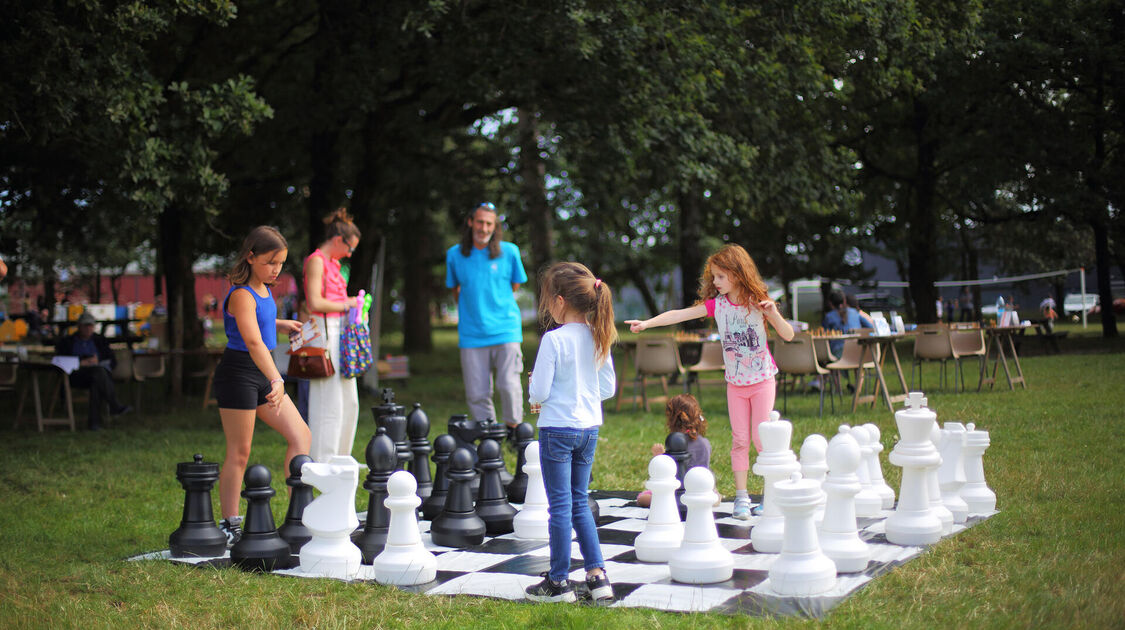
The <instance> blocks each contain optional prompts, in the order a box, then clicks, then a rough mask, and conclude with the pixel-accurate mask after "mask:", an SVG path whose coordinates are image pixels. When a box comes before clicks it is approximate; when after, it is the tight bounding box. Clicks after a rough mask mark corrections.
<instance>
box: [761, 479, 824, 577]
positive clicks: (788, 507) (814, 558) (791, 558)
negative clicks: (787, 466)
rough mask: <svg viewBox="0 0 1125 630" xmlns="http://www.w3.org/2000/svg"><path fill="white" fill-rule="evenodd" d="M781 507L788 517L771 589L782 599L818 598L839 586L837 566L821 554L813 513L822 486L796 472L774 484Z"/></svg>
mask: <svg viewBox="0 0 1125 630" xmlns="http://www.w3.org/2000/svg"><path fill="white" fill-rule="evenodd" d="M774 491H775V492H776V493H777V505H778V507H780V508H781V511H782V513H783V514H784V515H785V541H784V542H783V543H782V545H781V555H779V556H778V557H777V560H775V561H774V563H773V564H772V565H770V570H769V575H770V587H771V588H772V589H773V591H774V592H775V593H777V594H779V595H795V596H807V595H817V594H819V593H823V592H824V591H827V590H829V589H831V588H832V587H833V586H835V585H836V564H835V563H834V562H832V560H831V559H830V558H829V557H828V556H826V555H824V553H823V552H822V551H821V550H820V543H819V541H818V540H817V534H816V524H815V523H814V522H813V511H815V510H816V504H817V502H819V501H820V484H819V483H817V482H815V481H813V480H812V479H802V478H801V473H798V472H795V473H793V475H792V476H791V477H790V478H789V479H788V480H786V481H779V482H777V483H776V484H774Z"/></svg>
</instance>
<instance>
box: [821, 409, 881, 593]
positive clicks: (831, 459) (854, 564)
mask: <svg viewBox="0 0 1125 630" xmlns="http://www.w3.org/2000/svg"><path fill="white" fill-rule="evenodd" d="M842 429H843V427H841V431H840V432H839V433H837V434H836V436H835V437H833V438H832V441H831V442H829V443H828V477H827V478H826V479H825V480H824V483H823V484H822V486H821V487H822V488H823V489H824V491H825V492H826V493H827V494H828V502H827V504H825V506H824V521H823V522H821V524H820V531H819V534H820V536H819V538H820V548H821V551H823V552H824V555H826V556H828V557H829V558H830V559H831V560H832V561H833V562H834V563H836V571H837V572H838V573H855V572H857V571H862V570H864V569H866V568H867V563H868V561H869V560H870V559H871V549H870V547H868V546H867V543H866V542H864V541H863V539H862V538H860V537H859V529H858V527H857V526H856V520H855V495H856V494H857V493H859V489H860V485H859V477H857V476H856V474H855V471H856V469H857V468H859V467H860V466H861V465H862V461H861V458H862V454H861V452H860V448H859V444H858V443H856V441H855V438H854V437H852V436H851V435H850V434H849V433H848V432H847V431H843V430H842Z"/></svg>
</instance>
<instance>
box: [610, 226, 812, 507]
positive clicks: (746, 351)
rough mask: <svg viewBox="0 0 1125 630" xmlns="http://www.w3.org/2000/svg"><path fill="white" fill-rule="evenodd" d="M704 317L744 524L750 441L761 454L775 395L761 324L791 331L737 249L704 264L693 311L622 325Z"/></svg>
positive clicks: (636, 328) (785, 335)
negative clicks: (720, 380) (710, 327)
mask: <svg viewBox="0 0 1125 630" xmlns="http://www.w3.org/2000/svg"><path fill="white" fill-rule="evenodd" d="M703 316H707V317H714V318H715V323H716V325H717V326H718V328H719V336H720V337H721V339H722V344H723V362H724V363H725V367H726V381H727V412H728V414H729V415H730V430H731V449H730V465H731V470H732V471H733V472H734V489H735V497H734V517H735V518H739V519H743V520H746V519H749V518H750V496H749V495H748V494H747V492H746V477H747V471H749V470H750V442H751V439H753V442H754V448H755V449H756V450H759V451H760V450H761V448H762V443H761V441H760V440H759V439H758V425H759V424H761V423H762V422H765V420H766V419H767V418H769V413H770V411H771V410H772V409H773V402H774V395H775V394H776V393H777V392H776V387H777V386H776V384H775V381H774V375H775V374H777V364H775V363H774V361H773V356H772V355H771V354H770V349H769V346H768V345H767V344H766V326H765V323H766V322H767V321H768V322H769V323H770V325H771V326H773V328H774V330H776V331H777V334H778V335H780V336H781V338H782V339H784V340H786V341H789V340H790V339H792V338H793V327H792V326H790V325H789V322H787V321H785V318H784V317H782V316H781V313H780V312H778V310H777V304H776V303H775V302H774V301H773V300H771V299H770V298H769V293H768V292H767V291H766V283H765V282H763V281H762V276H761V274H759V273H758V266H757V265H755V264H754V259H752V258H750V254H748V253H746V250H745V249H743V248H742V247H741V246H739V245H724V246H723V247H722V248H721V249H719V251H717V252H715V253H714V254H711V257H710V258H708V259H707V263H706V264H705V265H704V266H703V277H701V278H700V279H699V302H697V303H696V304H695V305H694V306H689V307H688V308H682V309H679V310H675V311H667V312H665V313H661V314H659V315H657V316H656V317H653V318H652V319H646V320H644V321H639V320H635V319H633V320H629V321H626V322H625V323H626V324H629V329H630V330H632V331H633V332H641V331H642V330H644V329H646V328H652V327H653V326H667V325H669V324H677V323H679V322H683V321H687V320H689V319H698V318H700V317H703Z"/></svg>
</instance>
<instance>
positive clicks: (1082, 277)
mask: <svg viewBox="0 0 1125 630" xmlns="http://www.w3.org/2000/svg"><path fill="white" fill-rule="evenodd" d="M1078 286H1080V287H1082V328H1083V329H1085V328H1086V268H1085V267H1079V268H1078Z"/></svg>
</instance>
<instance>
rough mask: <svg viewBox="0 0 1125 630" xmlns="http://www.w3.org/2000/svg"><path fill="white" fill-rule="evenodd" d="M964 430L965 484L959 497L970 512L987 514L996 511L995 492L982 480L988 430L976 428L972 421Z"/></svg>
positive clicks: (988, 442) (987, 444) (987, 443)
mask: <svg viewBox="0 0 1125 630" xmlns="http://www.w3.org/2000/svg"><path fill="white" fill-rule="evenodd" d="M966 429H967V431H965V449H964V453H965V459H964V464H965V485H964V486H962V488H961V498H962V499H964V500H965V503H967V504H968V505H969V513H970V514H988V513H990V512H994V511H996V493H994V492H993V491H992V489H991V488H989V487H988V484H987V483H986V482H985V480H984V460H983V457H984V451H985V450H987V449H988V446H989V444H991V442H990V441H989V438H988V431H982V430H978V429H977V427H976V425H975V424H973V423H972V422H970V423H969V425H968V426H967V427H966Z"/></svg>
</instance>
